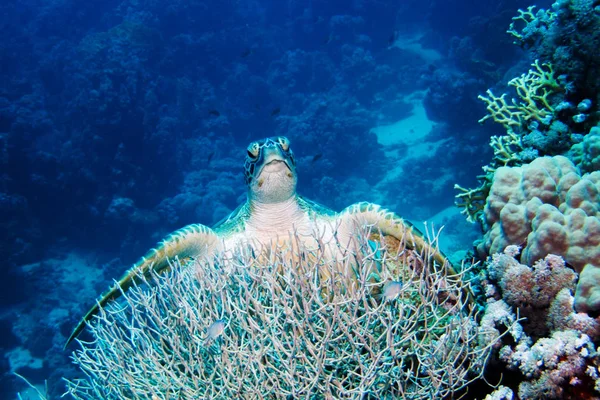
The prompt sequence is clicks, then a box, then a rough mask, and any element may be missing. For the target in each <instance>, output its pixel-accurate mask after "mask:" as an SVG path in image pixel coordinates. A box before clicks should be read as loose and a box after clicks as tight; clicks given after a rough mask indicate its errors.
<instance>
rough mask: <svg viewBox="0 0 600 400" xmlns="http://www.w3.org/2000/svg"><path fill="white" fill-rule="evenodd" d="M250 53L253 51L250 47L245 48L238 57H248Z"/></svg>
mask: <svg viewBox="0 0 600 400" xmlns="http://www.w3.org/2000/svg"><path fill="white" fill-rule="evenodd" d="M252 53H253V51H252V49H246V50H244V52H243V53H242V54H241V55H240V57H242V58H246V57H248V56H249V55H251V54H252Z"/></svg>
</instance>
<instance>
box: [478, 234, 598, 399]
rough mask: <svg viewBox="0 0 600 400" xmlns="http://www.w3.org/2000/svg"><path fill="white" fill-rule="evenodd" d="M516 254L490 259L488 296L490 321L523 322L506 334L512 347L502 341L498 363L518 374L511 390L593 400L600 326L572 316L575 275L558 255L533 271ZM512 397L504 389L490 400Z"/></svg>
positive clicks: (508, 252) (508, 251) (585, 317)
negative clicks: (591, 399)
mask: <svg viewBox="0 0 600 400" xmlns="http://www.w3.org/2000/svg"><path fill="white" fill-rule="evenodd" d="M519 251H520V249H519V248H518V247H517V246H508V247H507V248H506V249H505V251H504V253H498V254H494V256H493V257H492V259H491V261H490V262H489V264H488V267H489V279H490V281H489V282H488V285H487V290H486V292H487V295H488V308H490V309H493V310H495V313H492V312H488V314H489V315H497V317H496V318H498V319H504V320H516V314H518V315H519V316H520V317H525V319H524V320H522V321H520V323H519V324H517V325H516V326H515V327H514V329H513V330H511V331H509V336H510V337H511V338H512V341H507V340H505V341H504V343H503V344H502V345H501V348H500V350H499V357H500V360H501V361H502V362H504V363H505V364H506V365H507V367H508V368H509V369H511V370H514V371H518V373H519V374H520V377H521V380H520V381H519V382H518V383H517V386H518V387H517V388H515V390H516V391H517V392H518V396H519V398H521V399H581V398H595V397H597V396H598V395H599V389H600V379H599V378H600V377H599V376H598V368H599V367H600V356H599V353H598V349H597V347H596V345H595V343H594V342H595V341H597V340H598V338H600V322H599V320H598V319H593V318H591V317H590V316H589V315H587V314H586V313H576V312H575V310H574V307H573V304H574V300H575V299H574V298H573V295H572V290H573V287H574V282H575V279H576V273H575V272H573V271H572V270H571V269H570V268H568V267H567V266H566V265H565V262H564V260H563V259H562V258H561V257H559V256H556V255H548V256H546V257H545V258H544V259H543V260H540V261H538V262H537V263H536V264H535V265H534V266H533V267H529V266H527V265H523V264H520V263H519V262H518V261H517V259H516V258H515V257H518V255H519ZM496 285H497V286H496ZM506 384H508V383H506ZM512 394H513V393H512V390H511V389H510V388H507V387H505V388H504V389H503V390H502V391H501V392H497V393H495V394H493V395H490V397H488V398H490V399H493V398H512V397H510V396H512ZM492 396H496V397H492ZM502 396H504V397H502Z"/></svg>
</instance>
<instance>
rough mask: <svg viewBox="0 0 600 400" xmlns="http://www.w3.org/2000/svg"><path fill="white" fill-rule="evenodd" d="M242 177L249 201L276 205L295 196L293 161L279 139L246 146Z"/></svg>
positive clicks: (283, 139)
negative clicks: (246, 187)
mask: <svg viewBox="0 0 600 400" xmlns="http://www.w3.org/2000/svg"><path fill="white" fill-rule="evenodd" d="M244 175H245V179H246V184H247V185H248V196H249V198H250V200H254V201H258V202H261V203H278V202H281V201H285V200H287V199H289V198H291V197H292V196H294V195H295V194H296V183H297V182H298V179H297V176H296V160H295V159H294V153H292V150H291V149H290V141H289V140H288V139H287V138H286V137H283V136H277V137H272V138H267V139H263V140H258V141H256V142H252V143H250V145H249V146H248V154H247V155H246V163H245V164H244Z"/></svg>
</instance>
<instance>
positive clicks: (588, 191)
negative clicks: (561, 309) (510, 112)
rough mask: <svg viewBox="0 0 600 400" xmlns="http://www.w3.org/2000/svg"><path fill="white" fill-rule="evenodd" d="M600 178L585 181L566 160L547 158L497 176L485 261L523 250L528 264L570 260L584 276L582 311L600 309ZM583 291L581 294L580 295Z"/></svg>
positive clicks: (488, 208)
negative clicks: (599, 274) (553, 257)
mask: <svg viewBox="0 0 600 400" xmlns="http://www.w3.org/2000/svg"><path fill="white" fill-rule="evenodd" d="M599 204H600V172H593V173H590V174H584V175H583V176H581V175H580V174H579V172H578V171H577V169H576V168H575V166H574V165H573V163H572V162H571V161H569V160H568V159H567V158H566V157H563V156H555V157H542V158H538V159H536V160H534V161H533V162H531V163H530V164H526V165H523V166H521V167H501V168H499V169H498V170H497V171H496V172H495V173H494V178H493V183H492V186H491V189H490V194H489V196H488V197H487V199H486V204H485V210H484V215H485V223H486V226H488V227H489V229H488V230H487V231H486V233H485V235H484V237H483V240H482V241H481V243H479V245H478V246H477V249H478V251H479V254H480V256H482V257H485V256H486V255H489V254H493V253H496V252H499V251H502V250H503V249H504V248H505V247H507V246H508V245H511V244H518V245H523V255H522V260H523V261H524V262H525V263H527V264H529V265H533V263H535V262H536V261H537V260H539V259H542V258H544V257H545V256H547V255H548V254H558V255H560V256H562V257H564V259H565V261H566V262H567V263H569V265H571V266H572V267H573V268H575V270H576V271H578V272H580V273H582V275H581V278H580V283H579V287H580V289H581V290H583V289H584V288H585V289H586V291H587V296H583V295H581V296H578V301H577V304H576V306H577V307H578V309H581V310H588V309H589V310H598V309H600V299H598V294H595V293H596V292H597V291H600V287H598V288H597V289H592V287H591V286H595V285H596V280H595V272H594V270H595V269H597V268H600V207H599ZM578 291H579V290H578Z"/></svg>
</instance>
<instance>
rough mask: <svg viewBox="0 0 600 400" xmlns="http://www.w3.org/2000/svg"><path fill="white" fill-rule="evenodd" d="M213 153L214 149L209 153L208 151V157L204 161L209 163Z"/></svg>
mask: <svg viewBox="0 0 600 400" xmlns="http://www.w3.org/2000/svg"><path fill="white" fill-rule="evenodd" d="M214 155H215V152H214V151H211V152H210V153H208V157H207V159H206V163H207V164H210V160H212V158H213V156H214Z"/></svg>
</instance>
